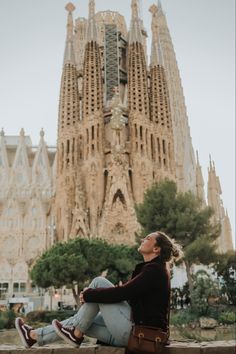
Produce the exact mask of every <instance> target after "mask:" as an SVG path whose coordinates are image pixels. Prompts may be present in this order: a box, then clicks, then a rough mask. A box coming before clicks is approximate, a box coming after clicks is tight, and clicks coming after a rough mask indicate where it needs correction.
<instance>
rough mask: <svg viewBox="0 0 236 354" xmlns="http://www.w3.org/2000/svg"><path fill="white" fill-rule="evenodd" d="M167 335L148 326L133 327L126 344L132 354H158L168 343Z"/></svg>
mask: <svg viewBox="0 0 236 354" xmlns="http://www.w3.org/2000/svg"><path fill="white" fill-rule="evenodd" d="M168 337H169V333H168V332H163V330H162V329H160V328H157V327H150V326H139V325H135V326H133V328H132V330H131V333H130V336H129V342H128V350H129V351H131V352H134V353H143V354H144V353H145V354H149V353H150V354H160V353H162V350H163V347H164V345H165V344H166V343H167V342H168Z"/></svg>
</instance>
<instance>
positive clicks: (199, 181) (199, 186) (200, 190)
mask: <svg viewBox="0 0 236 354" xmlns="http://www.w3.org/2000/svg"><path fill="white" fill-rule="evenodd" d="M196 155H197V165H196V191H197V197H198V198H199V199H200V200H201V201H202V205H203V206H205V205H206V202H205V193H204V179H203V176H202V168H201V165H200V163H199V156H198V151H197V152H196Z"/></svg>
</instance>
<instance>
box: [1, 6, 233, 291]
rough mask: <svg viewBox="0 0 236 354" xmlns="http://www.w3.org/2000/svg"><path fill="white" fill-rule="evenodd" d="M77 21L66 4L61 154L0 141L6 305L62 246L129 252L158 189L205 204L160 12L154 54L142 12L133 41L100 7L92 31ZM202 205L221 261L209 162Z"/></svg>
mask: <svg viewBox="0 0 236 354" xmlns="http://www.w3.org/2000/svg"><path fill="white" fill-rule="evenodd" d="M74 9H75V7H74V5H73V4H72V3H69V4H67V6H66V10H67V12H68V19H67V35H66V45H65V54H64V62H63V71H62V78H61V90H60V100H59V119H58V140H57V148H50V147H48V146H47V145H46V143H45V141H44V132H43V131H42V132H41V133H40V143H39V145H38V146H37V147H33V146H32V143H31V141H30V138H29V137H27V136H25V134H24V131H23V130H22V131H21V133H20V136H19V137H8V136H5V134H4V132H3V131H2V132H1V136H0V230H1V234H0V246H1V247H0V253H1V260H0V289H1V288H7V289H8V292H9V293H15V292H19V293H24V291H25V292H26V291H27V290H28V289H29V288H30V284H29V275H28V272H29V269H30V267H31V266H32V264H33V262H34V260H35V259H36V258H37V257H38V256H39V255H40V254H42V252H43V251H44V250H46V249H48V248H50V247H51V245H52V244H53V243H54V242H56V241H63V242H66V241H68V240H69V239H71V238H75V237H101V238H104V239H106V240H107V241H108V242H113V243H126V244H133V243H134V241H135V232H137V231H138V230H139V228H140V226H139V224H138V222H137V219H136V215H135V208H134V207H135V204H138V203H141V202H142V201H143V197H144V193H145V191H146V190H147V188H149V187H150V186H152V184H153V183H155V182H158V181H161V180H164V179H165V178H167V179H171V180H173V181H175V182H176V183H177V186H178V190H179V191H188V190H191V191H192V192H193V193H194V194H196V195H197V196H198V197H199V198H200V199H201V200H202V201H203V203H206V202H205V195H204V181H203V177H202V172H201V166H200V163H199V159H198V156H197V159H196V158H195V154H194V150H193V146H192V141H191V136H190V128H189V125H188V118H187V113H186V107H185V102H184V95H183V89H182V85H181V79H180V75H179V70H178V66H177V61H176V57H175V52H174V48H173V44H172V40H171V37H170V33H169V30H168V26H167V21H166V17H165V14H164V12H163V10H162V7H161V5H160V3H159V5H158V6H156V5H153V6H152V7H151V8H150V13H151V17H152V20H151V32H152V45H151V52H150V53H148V50H147V32H146V30H145V28H144V26H143V22H142V20H141V18H140V16H139V8H138V1H137V0H132V1H131V9H132V17H131V23H130V30H129V31H127V26H126V22H125V19H124V17H123V16H122V15H121V14H119V13H118V12H112V11H104V12H97V13H96V11H95V1H94V0H90V1H89V16H88V19H85V18H78V19H76V21H74V19H73V11H74ZM207 198H208V204H209V205H211V206H212V207H213V208H214V209H215V211H216V213H215V222H220V223H221V224H222V233H221V236H220V238H219V241H218V242H219V249H220V251H222V252H224V251H226V250H228V249H232V247H233V246H232V232H231V227H230V221H229V218H228V215H227V212H225V210H224V207H223V203H222V199H221V188H220V183H219V178H218V176H217V175H216V171H215V166H214V163H212V162H210V167H209V180H208V196H207ZM17 289H18V291H17Z"/></svg>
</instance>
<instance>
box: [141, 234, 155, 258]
mask: <svg viewBox="0 0 236 354" xmlns="http://www.w3.org/2000/svg"><path fill="white" fill-rule="evenodd" d="M156 237H157V235H156V234H155V233H154V234H149V235H147V236H146V237H145V238H143V239H141V245H140V246H139V248H138V251H139V252H140V253H141V254H156V255H158V254H160V247H158V246H157V245H156Z"/></svg>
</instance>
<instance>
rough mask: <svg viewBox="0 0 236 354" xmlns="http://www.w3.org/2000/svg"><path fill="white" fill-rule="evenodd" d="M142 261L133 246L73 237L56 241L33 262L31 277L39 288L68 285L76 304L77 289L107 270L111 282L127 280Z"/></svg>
mask: <svg viewBox="0 0 236 354" xmlns="http://www.w3.org/2000/svg"><path fill="white" fill-rule="evenodd" d="M140 260H141V256H140V255H139V253H138V251H137V249H136V248H135V247H128V246H125V245H111V244H108V243H106V242H105V241H104V240H100V239H92V240H89V239H84V238H76V239H74V240H72V241H69V242H67V243H57V244H56V245H54V246H53V247H52V248H51V249H50V250H48V251H46V252H45V253H44V254H43V255H42V256H41V257H40V258H39V259H38V260H37V262H36V263H35V265H34V267H33V269H32V271H31V278H32V280H33V281H34V283H35V284H36V285H37V286H39V287H41V288H48V287H50V286H54V287H55V288H60V287H62V286H66V287H67V288H71V289H72V292H73V296H74V299H75V301H76V303H78V301H79V292H80V291H81V290H82V289H83V288H84V286H87V285H88V284H89V282H90V281H91V280H92V279H93V278H94V277H96V276H98V275H100V274H101V273H102V272H104V271H106V273H107V278H108V279H109V280H110V281H112V282H113V283H114V284H118V283H119V282H120V281H122V282H124V281H126V280H127V279H128V278H129V277H130V275H131V272H132V270H133V269H134V266H135V264H136V263H137V262H138V261H140Z"/></svg>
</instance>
